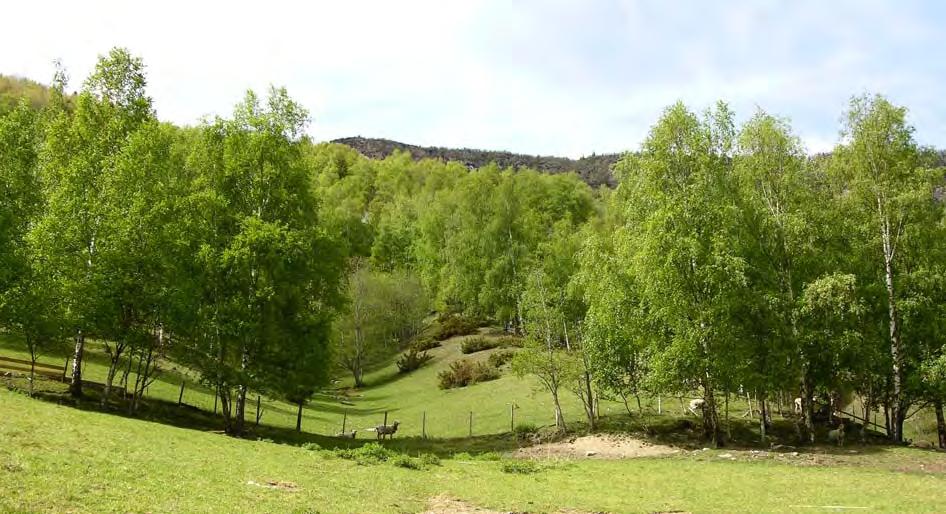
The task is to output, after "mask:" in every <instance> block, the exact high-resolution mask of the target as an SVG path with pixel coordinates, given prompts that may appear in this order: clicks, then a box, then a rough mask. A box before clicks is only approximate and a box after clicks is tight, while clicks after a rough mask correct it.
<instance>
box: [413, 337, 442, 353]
mask: <svg viewBox="0 0 946 514" xmlns="http://www.w3.org/2000/svg"><path fill="white" fill-rule="evenodd" d="M439 346H440V341H437V340H436V339H431V338H429V337H425V338H423V339H418V340H417V341H414V342H413V343H412V344H411V348H416V349H417V351H418V352H426V351H427V350H431V349H433V348H438V347H439Z"/></svg>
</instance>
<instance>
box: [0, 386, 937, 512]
mask: <svg viewBox="0 0 946 514" xmlns="http://www.w3.org/2000/svg"><path fill="white" fill-rule="evenodd" d="M0 441H2V444H0V511H12V512H17V511H56V512H61V511H75V512H114V511H129V510H131V511H139V512H144V511H154V512H250V511H252V512H305V511H311V512H315V511H318V512H416V511H418V510H421V509H422V507H423V506H424V504H425V503H426V501H427V500H428V499H429V498H431V497H433V496H437V495H441V494H446V495H449V496H452V497H459V498H462V499H464V500H466V501H469V502H471V503H474V504H476V505H480V506H485V507H492V508H496V509H505V510H520V511H523V510H529V511H533V512H535V511H539V512H542V511H551V510H556V509H559V508H575V509H581V510H590V511H611V512H651V511H657V510H673V509H676V510H692V511H694V512H789V511H797V510H798V507H797V506H798V505H845V506H862V507H869V508H870V511H871V512H936V511H941V510H942V505H943V501H946V493H944V491H946V476H944V475H942V474H920V473H903V472H896V471H883V470H878V469H871V468H867V467H860V466H852V467H849V466H845V467H832V468H827V467H799V466H794V465H787V464H778V463H773V462H728V461H726V462H721V461H720V460H718V459H716V460H714V459H713V458H712V457H710V458H709V459H706V460H702V461H698V460H695V459H694V458H692V457H675V458H664V459H636V460H625V461H588V460H586V461H574V462H570V463H562V462H559V463H552V464H549V467H548V469H546V470H544V471H541V472H539V473H537V474H535V475H510V474H505V473H503V472H501V471H500V463H499V462H490V461H459V460H446V461H444V462H443V466H440V467H434V468H432V469H430V470H425V471H415V470H407V469H401V468H396V467H394V466H392V465H389V464H381V465H376V466H360V465H357V464H355V463H353V462H351V461H347V460H342V459H338V458H334V457H332V455H331V453H329V452H326V451H322V452H311V451H307V450H304V449H301V448H298V447H293V446H288V445H279V444H273V443H267V442H254V441H245V440H235V439H231V438H227V437H224V436H221V435H218V434H212V433H205V432H200V431H195V430H186V429H180V428H174V427H168V426H165V425H160V424H155V423H149V422H145V421H140V420H134V419H127V418H120V417H116V416H110V415H107V414H102V413H97V412H86V411H79V410H75V409H72V408H69V407H64V406H57V405H53V404H50V403H46V402H40V401H33V400H30V399H28V398H26V397H25V396H23V395H21V394H17V393H12V392H8V391H0ZM889 451H891V452H894V453H903V454H904V456H906V457H910V456H912V455H913V454H916V455H920V453H919V452H918V451H916V450H908V449H897V450H889ZM923 455H930V454H928V453H924V454H923ZM941 460H942V459H941ZM266 480H281V481H290V482H293V483H294V484H296V485H297V486H298V490H296V491H292V492H288V491H280V490H272V489H265V488H260V487H257V486H254V485H249V484H248V483H247V482H249V481H256V482H260V483H262V482H264V481H266ZM799 492H804V494H803V495H799ZM793 505H794V506H796V507H792V506H793ZM815 511H817V510H815Z"/></svg>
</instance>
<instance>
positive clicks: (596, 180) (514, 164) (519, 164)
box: [332, 136, 621, 187]
mask: <svg viewBox="0 0 946 514" xmlns="http://www.w3.org/2000/svg"><path fill="white" fill-rule="evenodd" d="M332 142H333V143H338V144H342V145H346V146H349V147H351V148H354V149H355V150H357V151H358V152H359V153H360V154H362V155H364V156H365V157H369V158H372V159H383V158H385V157H387V156H389V155H391V154H392V153H394V151H395V150H400V151H403V152H408V153H410V154H411V157H413V158H414V159H416V160H419V159H443V160H445V161H457V162H462V163H463V164H465V165H466V166H467V167H469V168H480V167H483V166H486V165H487V164H490V163H496V165H498V166H499V167H502V168H515V169H518V168H531V169H534V170H537V171H541V172H543V173H567V172H571V171H573V172H575V173H577V174H578V175H579V176H580V177H581V178H582V180H584V181H585V182H587V183H588V184H589V185H590V186H592V187H598V186H601V185H608V186H615V185H616V184H617V181H616V180H615V178H614V174H613V173H612V167H613V166H614V164H615V163H616V162H617V161H618V160H619V159H620V158H621V154H616V153H612V154H601V155H595V154H592V155H590V156H585V157H582V158H580V159H569V158H567V157H552V156H545V155H524V154H517V153H512V152H505V151H494V150H475V149H470V148H443V147H437V146H417V145H410V144H407V143H401V142H398V141H392V140H390V139H380V138H366V137H361V136H357V137H345V138H341V139H335V140H333V141H332Z"/></svg>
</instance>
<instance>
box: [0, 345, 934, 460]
mask: <svg viewBox="0 0 946 514" xmlns="http://www.w3.org/2000/svg"><path fill="white" fill-rule="evenodd" d="M462 339H463V338H462V337H461V338H454V339H451V340H449V341H446V342H444V343H443V346H442V347H439V348H434V349H432V350H430V352H429V353H430V354H431V355H432V356H433V357H434V358H433V360H432V361H430V362H429V363H427V364H426V365H425V366H424V367H422V368H421V369H419V370H417V371H415V372H413V373H411V374H408V375H400V374H398V373H397V368H396V366H395V365H394V362H393V359H392V360H391V361H389V362H388V363H387V364H385V365H384V366H382V367H381V368H379V369H377V370H375V371H373V372H371V373H369V374H368V375H367V377H366V380H367V383H368V387H367V388H365V389H364V390H363V391H355V392H354V393H353V395H352V396H350V397H349V398H348V400H346V401H347V402H348V403H351V405H346V404H343V403H341V401H339V399H338V398H333V397H331V396H330V395H327V394H326V395H318V396H317V397H316V398H315V399H314V401H313V402H311V403H310V404H309V405H308V406H307V407H306V410H305V414H304V418H303V430H304V431H306V432H310V433H315V434H323V435H324V434H328V435H331V434H335V433H336V432H338V431H339V430H341V424H342V415H343V413H344V412H347V415H348V421H347V427H346V428H347V429H349V430H351V429H358V430H362V429H364V428H367V427H371V426H375V425H378V424H380V423H381V422H382V420H383V419H384V412H385V411H388V416H389V421H391V420H395V419H396V420H399V421H401V423H402V425H401V427H400V430H399V433H398V435H406V436H417V435H420V434H421V420H422V416H423V413H424V412H425V411H426V415H427V434H428V436H431V437H451V438H457V437H465V436H467V435H468V432H469V413H470V411H473V413H474V417H473V433H474V435H484V434H499V433H504V432H508V431H509V428H510V413H509V411H510V405H511V404H513V403H515V404H516V405H517V406H518V408H517V409H516V413H515V416H516V423H517V424H518V423H534V424H536V425H539V426H542V425H550V424H552V423H553V417H552V408H551V402H550V400H549V398H548V396H549V395H548V393H546V392H545V391H544V390H540V389H539V388H538V387H537V384H536V381H534V380H532V379H528V378H527V379H520V378H517V377H515V376H512V375H510V374H509V372H508V371H505V372H504V375H503V377H502V378H500V379H499V380H495V381H491V382H486V383H482V384H476V385H474V386H471V387H467V388H462V389H452V390H447V391H444V390H441V389H439V388H438V387H437V374H438V373H439V372H440V371H442V370H444V369H446V368H448V367H449V365H450V363H451V362H454V361H455V360H457V359H462V358H471V359H476V360H480V359H483V360H485V359H486V358H487V357H488V356H489V354H490V353H492V352H494V351H501V350H489V351H484V352H478V353H475V354H472V355H463V354H461V353H460V343H461V342H462ZM68 353H69V348H67V347H62V348H60V349H59V351H57V352H53V353H52V354H50V355H48V356H44V357H42V358H40V361H41V362H47V363H51V364H57V365H61V364H62V363H63V361H64V358H65V356H66V355H67V354H68ZM0 355H5V356H13V357H20V358H24V359H26V358H28V355H27V354H26V352H25V351H24V350H23V349H22V344H21V343H20V340H19V339H18V338H16V337H14V336H11V335H4V334H0ZM106 366H107V361H106V358H105V355H104V352H103V351H102V349H101V348H100V347H99V346H97V345H95V344H92V345H91V347H90V348H89V349H88V351H87V352H86V369H85V371H84V373H85V374H84V376H85V378H86V379H87V380H94V381H103V380H104V378H105V374H106ZM167 368H168V369H166V370H165V371H164V372H163V373H162V375H161V376H160V377H159V380H157V381H156V382H155V383H154V384H153V385H152V386H151V388H150V389H149V391H148V395H149V397H152V398H156V399H160V400H165V401H170V402H177V398H178V394H179V391H180V383H181V380H182V379H183V380H185V381H186V382H187V385H186V386H185V392H184V403H186V404H188V405H191V406H195V407H198V408H201V409H203V410H205V411H208V412H210V411H212V410H213V406H214V397H213V395H212V394H211V393H210V391H209V390H207V389H206V388H204V387H203V386H201V385H200V384H199V383H198V382H197V380H196V376H194V375H193V374H189V373H187V372H185V371H184V370H180V369H176V367H175V366H174V365H173V364H169V365H168V366H167ZM350 383H351V380H350V378H348V377H344V378H343V380H342V385H345V384H350ZM46 385H48V386H50V387H55V385H53V384H46ZM561 397H562V402H563V407H564V411H565V416H566V419H567V420H568V421H569V422H575V421H580V420H582V419H583V417H582V409H581V406H580V404H579V401H578V399H577V397H576V396H575V395H573V394H571V393H570V392H567V391H565V392H563V394H562V395H561ZM262 404H263V417H262V422H263V423H264V424H267V425H271V426H275V427H282V428H295V422H296V418H295V416H296V406H294V405H289V404H287V403H285V402H280V401H275V400H271V399H267V398H265V397H264V398H263V400H262ZM600 407H601V411H602V414H604V415H605V416H607V415H609V414H614V415H617V416H618V417H620V416H622V415H623V413H624V412H625V409H624V406H623V405H622V404H620V403H615V402H608V401H602V402H601V405H600ZM644 407H645V409H648V408H650V409H651V410H656V402H655V401H654V400H653V399H645V402H644ZM730 408H731V412H732V416H733V418H735V419H739V416H740V413H742V412H744V411H745V410H746V403H745V401H734V402H733V403H732V405H731V407H730ZM253 409H255V405H251V406H249V407H248V409H247V411H248V414H247V418H248V419H252V418H253V414H254V413H253ZM663 409H664V411H665V412H670V413H672V414H679V413H680V411H681V409H682V407H681V405H680V403H679V401H678V400H676V399H673V398H664V399H663ZM881 422H882V421H881ZM221 423H222V422H221ZM905 428H906V433H907V437H908V438H917V439H922V440H929V441H934V440H935V435H936V425H935V419H934V418H933V417H932V415H931V413H929V412H921V413H920V414H919V415H917V416H913V417H911V418H910V419H909V420H908V421H907V424H906V427H905ZM372 437H373V434H372V433H370V432H364V431H362V432H361V433H360V434H359V438H360V439H361V438H372Z"/></svg>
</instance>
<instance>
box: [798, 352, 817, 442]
mask: <svg viewBox="0 0 946 514" xmlns="http://www.w3.org/2000/svg"><path fill="white" fill-rule="evenodd" d="M813 396H814V391H812V386H811V379H810V378H809V377H808V368H807V367H806V368H805V376H804V378H802V382H801V410H802V420H803V426H804V430H803V431H802V442H807V443H811V444H814V442H815V406H814V401H813V400H812V397H813Z"/></svg>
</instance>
